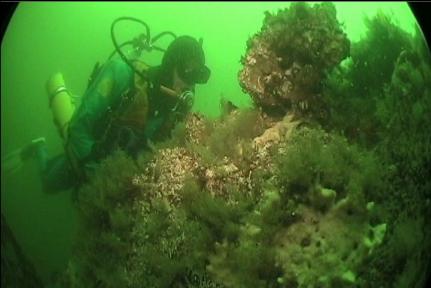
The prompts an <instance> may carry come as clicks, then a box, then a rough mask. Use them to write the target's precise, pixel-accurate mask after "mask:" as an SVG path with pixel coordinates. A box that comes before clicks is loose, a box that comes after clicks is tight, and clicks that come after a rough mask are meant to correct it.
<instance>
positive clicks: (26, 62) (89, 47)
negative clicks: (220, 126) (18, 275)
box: [1, 2, 416, 280]
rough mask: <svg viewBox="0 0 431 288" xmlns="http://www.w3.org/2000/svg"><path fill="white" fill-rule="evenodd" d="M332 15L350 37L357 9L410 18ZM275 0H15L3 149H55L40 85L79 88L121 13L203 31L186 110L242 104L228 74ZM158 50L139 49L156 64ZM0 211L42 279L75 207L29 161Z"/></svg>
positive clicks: (348, 12)
mask: <svg viewBox="0 0 431 288" xmlns="http://www.w3.org/2000/svg"><path fill="white" fill-rule="evenodd" d="M335 5H336V8H337V13H338V14H337V15H338V19H339V20H340V21H341V22H343V23H344V27H345V31H346V32H347V34H348V37H349V38H350V40H352V41H356V40H359V39H360V37H361V35H362V34H363V33H364V31H365V30H364V29H365V26H364V24H363V17H364V16H371V15H373V14H375V13H376V12H377V11H378V9H382V10H383V11H384V12H385V13H391V14H392V15H393V18H394V19H395V21H396V22H398V23H399V25H400V26H401V27H402V28H403V29H404V30H406V31H408V32H413V31H414V28H415V25H416V21H415V18H414V16H413V14H412V12H411V11H410V9H409V7H408V5H407V4H406V3H400V2H394V3H390V2H386V3H336V4H335ZM288 6H289V3H283V2H265V3H259V2H252V3H246V2H241V3H227V2H220V3H205V2H203V3H201V2H193V3H176V2H172V3H170V2H164V3H151V2H147V3H30V2H28V3H20V4H19V5H18V8H17V10H16V11H15V13H14V15H13V17H12V18H11V22H10V24H9V27H8V29H7V31H6V34H5V36H4V38H3V42H2V48H1V77H2V78H1V81H2V86H1V117H2V118H1V131H2V132H1V133H2V135H1V139H2V141H1V149H2V155H4V154H6V153H8V152H10V151H12V150H14V149H16V148H17V147H20V146H22V145H24V144H25V143H27V142H28V141H30V140H31V139H33V138H36V137H40V136H45V137H46V139H47V143H48V148H49V151H50V153H51V154H52V155H55V154H58V153H61V151H62V146H61V141H60V138H59V136H58V134H57V132H56V130H55V128H54V126H53V123H52V115H51V112H50V110H49V107H48V102H47V96H46V93H45V88H44V85H45V81H46V80H47V79H48V77H49V76H50V75H51V74H52V73H54V72H57V71H60V72H62V73H63V74H64V77H65V80H66V84H67V86H68V87H69V89H70V90H71V91H72V92H73V93H75V94H82V93H83V92H84V90H85V87H86V84H87V80H88V76H89V74H90V72H91V70H92V68H93V65H94V64H95V62H96V61H104V60H105V59H106V58H107V57H108V55H109V54H110V53H111V52H112V50H113V45H112V42H111V38H110V25H111V23H112V21H113V20H114V19H115V18H117V17H120V16H131V17H137V18H139V19H142V20H144V21H146V22H147V23H148V24H149V25H150V28H151V30H152V33H153V35H155V34H156V33H159V32H161V31H164V30H170V31H173V32H174V33H176V34H177V35H183V34H188V35H191V36H194V37H197V38H199V37H202V38H203V39H204V44H203V46H204V50H205V53H206V59H207V65H208V66H209V67H210V68H211V70H212V76H211V78H210V81H209V82H208V84H207V85H203V86H198V87H197V92H196V94H197V98H196V101H195V106H194V110H195V111H199V112H203V113H204V114H206V115H208V116H211V117H215V116H218V115H219V113H220V111H219V105H218V103H219V100H220V98H221V97H224V98H226V99H229V100H231V101H232V102H233V103H234V104H236V105H237V106H240V107H247V106H250V105H251V100H250V97H249V96H248V95H246V94H245V93H243V92H242V91H241V88H240V86H239V84H238V80H237V74H238V71H239V70H240V69H241V64H240V62H239V60H240V57H241V55H244V53H245V48H246V41H247V39H248V38H249V37H250V36H251V35H253V34H254V33H256V32H257V31H259V30H260V27H261V25H262V21H263V17H264V11H267V10H269V11H274V12H275V11H277V9H280V8H285V7H288ZM140 28H141V27H139V26H137V25H134V24H130V26H127V25H126V24H125V26H124V27H122V28H121V29H119V39H120V42H121V41H122V40H121V39H123V41H124V40H127V39H130V38H131V37H133V36H135V35H136V34H137V33H138V32H139V31H140V30H139V29H140ZM161 56H162V55H161V54H159V53H158V52H153V53H152V54H151V55H146V56H145V59H146V60H147V61H148V63H150V64H153V65H156V64H157V63H158V62H159V61H160V59H161ZM1 185H2V187H1V189H2V190H1V191H2V192H1V200H2V201H1V205H2V206H1V209H2V213H4V214H5V216H6V219H7V220H8V222H9V225H10V226H11V227H12V229H13V232H14V233H15V236H16V237H17V239H18V241H19V243H20V244H21V246H22V248H23V249H24V252H25V253H26V254H27V255H28V257H29V258H30V260H31V261H32V262H33V263H34V264H35V266H36V268H37V270H38V272H39V274H40V275H41V276H42V277H43V279H45V280H47V279H49V277H50V275H51V274H52V273H53V272H56V271H60V270H62V269H63V268H64V267H65V265H66V261H67V259H68V257H69V255H70V249H71V243H72V239H73V231H74V228H75V227H76V223H75V211H74V209H73V207H72V204H71V202H70V192H64V193H61V194H58V195H46V194H44V193H43V192H42V191H41V184H40V181H39V179H38V175H37V171H36V166H35V165H33V164H30V165H26V166H25V167H24V168H23V169H22V170H21V171H20V172H19V173H18V174H16V175H14V176H13V177H7V178H6V177H4V175H2V184H1Z"/></svg>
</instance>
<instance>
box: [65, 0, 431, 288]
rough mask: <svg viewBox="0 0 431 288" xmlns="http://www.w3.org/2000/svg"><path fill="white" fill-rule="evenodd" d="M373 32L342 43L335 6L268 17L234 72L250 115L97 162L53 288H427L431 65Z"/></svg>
mask: <svg viewBox="0 0 431 288" xmlns="http://www.w3.org/2000/svg"><path fill="white" fill-rule="evenodd" d="M366 23H367V27H368V31H367V33H366V35H365V36H364V38H363V39H361V40H360V41H359V42H356V43H350V41H349V39H348V38H347V35H346V34H345V33H344V32H343V30H342V28H341V25H340V23H339V22H338V21H337V19H336V11H335V7H334V5H333V4H331V3H323V4H315V5H313V6H310V5H309V4H304V3H293V4H292V5H291V7H290V8H287V9H284V10H281V11H279V12H278V13H276V14H275V15H270V14H267V16H266V18H265V20H264V23H263V27H262V29H261V31H260V32H259V33H257V34H256V35H255V36H253V37H251V38H250V41H249V43H248V44H249V45H248V48H247V51H246V56H245V57H244V59H243V64H244V68H243V70H242V71H241V72H240V73H239V80H240V83H241V85H242V87H243V88H244V89H245V91H247V92H248V93H249V94H250V96H251V97H252V98H253V100H254V103H255V108H253V109H233V110H231V111H229V112H227V113H225V114H223V115H222V116H221V117H220V118H218V119H208V118H206V117H205V116H203V115H199V114H191V115H189V116H188V117H187V118H186V119H185V120H184V122H181V123H178V125H177V126H176V128H175V129H174V131H173V132H172V137H171V139H170V140H168V141H166V142H163V143H159V144H157V146H156V148H157V149H156V150H155V152H143V153H142V154H141V155H140V156H139V157H138V158H137V159H132V158H130V157H129V156H127V155H126V154H125V153H123V152H121V151H119V152H118V153H115V154H114V155H112V156H110V157H109V158H107V159H106V160H104V161H103V162H102V163H101V164H100V166H99V167H98V168H97V170H96V173H95V175H94V177H92V179H91V180H90V181H89V183H88V184H86V185H85V186H84V187H83V188H82V189H81V190H80V191H79V201H78V209H79V210H80V221H81V223H80V231H79V237H78V238H77V241H76V248H75V249H76V252H75V253H74V257H73V259H71V260H70V263H69V266H68V269H67V270H66V271H65V273H64V277H63V279H62V283H61V285H62V287H200V288H209V287H235V288H237V287H239V288H241V287H258V288H260V287H264V288H266V287H288V288H290V287H364V288H365V287H415V288H416V287H417V288H419V287H424V285H425V280H426V277H427V275H428V274H429V271H430V268H431V267H430V264H429V263H430V259H431V254H430V253H431V252H430V251H431V231H430V229H429V227H430V224H431V223H430V222H431V215H430V209H431V207H430V206H431V203H430V202H431V200H430V199H431V195H430V194H431V192H430V191H431V180H430V179H429V177H427V176H428V175H427V174H426V173H427V171H430V170H431V169H429V168H430V167H429V163H431V155H430V154H431V139H430V134H429V130H427V129H428V128H429V127H431V111H430V109H431V95H430V93H431V92H430V91H431V81H430V79H431V68H430V67H431V65H430V63H431V62H430V61H431V60H430V59H431V58H430V55H429V50H428V48H427V47H426V45H424V42H423V38H421V37H420V34H419V33H417V34H416V35H410V34H407V33H405V32H404V31H402V30H401V29H400V28H399V27H398V26H396V25H395V24H393V22H392V21H391V20H390V18H389V16H385V15H384V14H381V13H380V14H377V15H376V16H374V17H373V18H371V19H368V20H367V22H366ZM388 31H390V33H389V34H388V33H387V32H388ZM385 35H386V36H385ZM387 35H389V36H387ZM384 37H386V38H384ZM379 39H380V40H381V39H384V42H383V43H384V44H385V43H386V42H387V43H388V44H385V45H382V43H381V42H380V40H379ZM393 43H398V44H400V45H399V46H397V48H396V49H395V48H394V47H393V46H392V44H393ZM394 49H395V50H396V51H394ZM373 50H379V53H381V54H380V55H387V57H386V58H384V57H380V58H379V57H375V56H374V55H376V54H375V53H374V54H373V53H370V51H373ZM349 55H350V56H349ZM343 59H345V61H344V62H342V60H343ZM365 63H368V64H365ZM379 67H382V70H379ZM364 71H365V72H368V73H365V72H364ZM375 77H378V78H379V81H373V79H374V78H375ZM368 81H369V85H368V86H367V85H365V84H367V83H368ZM364 85H365V86H366V88H365V86H364ZM361 105H365V106H366V107H368V108H369V110H366V111H365V110H363V109H362V108H357V109H356V108H355V107H358V106H360V107H363V106H361ZM322 111H323V112H322ZM322 113H324V115H322ZM427 228H428V229H427ZM427 273H428V274H427Z"/></svg>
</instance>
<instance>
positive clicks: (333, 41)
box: [239, 3, 350, 116]
mask: <svg viewBox="0 0 431 288" xmlns="http://www.w3.org/2000/svg"><path fill="white" fill-rule="evenodd" d="M349 52H350V41H349V39H348V38H347V35H346V33H344V32H343V30H342V27H341V24H340V23H339V22H338V20H337V18H336V10H335V6H334V5H333V4H332V3H322V4H316V5H314V6H310V5H309V4H307V3H293V4H292V5H291V7H290V8H289V9H284V10H280V11H278V12H277V13H276V14H275V15H272V14H270V13H268V12H267V14H266V16H265V19H264V21H263V25H262V29H261V31H260V32H258V33H257V34H256V35H254V36H253V37H251V38H250V39H249V40H248V42H247V52H246V55H245V56H244V57H242V59H241V63H242V64H243V65H244V67H243V69H242V70H241V71H240V73H239V81H240V84H241V86H242V87H243V89H244V90H245V91H246V92H247V93H249V94H250V96H251V97H252V98H253V100H254V102H255V104H256V105H257V106H259V107H262V108H263V110H264V111H265V112H267V113H268V114H273V115H281V116H283V115H284V114H285V113H286V112H287V111H291V112H292V111H296V112H305V111H308V110H311V109H312V110H313V112H314V113H316V112H317V111H318V108H320V107H319V106H320V105H319V102H320V98H321V96H320V92H321V81H322V80H323V78H324V77H325V75H326V73H327V71H328V70H330V69H331V68H334V67H335V66H336V65H338V64H339V63H340V62H341V61H342V60H343V59H345V58H346V57H348V56H349Z"/></svg>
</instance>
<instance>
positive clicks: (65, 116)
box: [46, 73, 75, 141]
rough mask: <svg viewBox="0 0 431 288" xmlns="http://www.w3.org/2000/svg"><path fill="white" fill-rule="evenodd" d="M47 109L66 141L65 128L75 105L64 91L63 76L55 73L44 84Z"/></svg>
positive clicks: (67, 92)
mask: <svg viewBox="0 0 431 288" xmlns="http://www.w3.org/2000/svg"><path fill="white" fill-rule="evenodd" d="M46 91H47V93H48V99H49V107H50V108H51V111H52V115H53V120H54V124H55V126H57V129H58V132H59V133H60V136H61V137H62V138H63V140H64V141H66V140H67V128H68V124H69V122H70V119H71V118H72V115H73V113H74V111H75V104H74V101H73V99H72V96H71V94H70V92H69V91H68V90H67V89H66V86H65V83H64V78H63V74H61V73H55V74H54V75H52V76H51V77H50V78H49V79H48V81H47V83H46Z"/></svg>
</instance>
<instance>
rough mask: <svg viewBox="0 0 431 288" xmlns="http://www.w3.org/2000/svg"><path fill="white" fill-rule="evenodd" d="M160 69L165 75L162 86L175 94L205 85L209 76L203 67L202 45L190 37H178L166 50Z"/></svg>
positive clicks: (207, 70)
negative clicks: (169, 88) (170, 88)
mask: <svg viewBox="0 0 431 288" xmlns="http://www.w3.org/2000/svg"><path fill="white" fill-rule="evenodd" d="M161 69H162V71H163V74H165V77H164V79H162V84H164V85H167V86H168V87H172V88H173V89H174V90H176V91H177V92H181V91H183V90H186V89H190V90H192V89H193V87H194V85H195V84H205V83H206V82H207V81H208V79H209V76H210V74H211V72H210V69H209V68H208V67H207V66H205V55H204V51H203V49H202V43H200V42H198V41H197V40H196V39H194V38H193V37H190V36H180V37H178V38H176V39H175V40H174V41H172V43H171V44H170V45H169V47H168V49H167V50H166V52H165V54H164V56H163V60H162V64H161Z"/></svg>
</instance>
